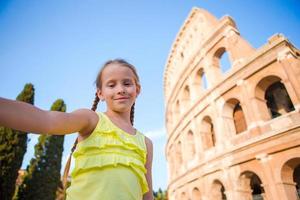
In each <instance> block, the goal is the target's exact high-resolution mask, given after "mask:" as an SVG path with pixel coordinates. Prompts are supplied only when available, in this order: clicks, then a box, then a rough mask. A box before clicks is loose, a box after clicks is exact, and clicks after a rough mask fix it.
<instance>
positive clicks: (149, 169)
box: [143, 136, 153, 200]
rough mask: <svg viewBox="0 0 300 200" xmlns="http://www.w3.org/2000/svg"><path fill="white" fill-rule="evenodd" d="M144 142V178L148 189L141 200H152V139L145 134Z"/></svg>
mask: <svg viewBox="0 0 300 200" xmlns="http://www.w3.org/2000/svg"><path fill="white" fill-rule="evenodd" d="M145 142H146V146H147V161H146V164H145V167H146V169H147V174H146V179H147V182H148V187H149V191H148V192H147V193H146V194H144V196H143V200H153V189H152V160H153V144H152V141H151V140H150V139H149V138H148V137H146V136H145Z"/></svg>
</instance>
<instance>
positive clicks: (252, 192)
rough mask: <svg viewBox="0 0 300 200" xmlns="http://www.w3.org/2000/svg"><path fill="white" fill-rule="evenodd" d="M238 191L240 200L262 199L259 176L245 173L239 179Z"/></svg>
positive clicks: (250, 172) (249, 172)
mask: <svg viewBox="0 0 300 200" xmlns="http://www.w3.org/2000/svg"><path fill="white" fill-rule="evenodd" d="M238 182H239V184H238V185H239V187H240V188H239V191H240V194H239V195H240V197H241V199H255V200H263V199H264V196H265V195H264V193H265V192H264V188H263V183H262V181H261V179H260V178H259V176H258V175H257V174H256V173H254V172H252V171H245V172H243V173H241V175H240V177H239V180H238Z"/></svg>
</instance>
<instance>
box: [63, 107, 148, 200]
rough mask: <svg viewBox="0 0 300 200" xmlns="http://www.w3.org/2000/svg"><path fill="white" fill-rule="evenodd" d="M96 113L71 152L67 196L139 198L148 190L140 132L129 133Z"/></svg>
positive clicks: (98, 199)
mask: <svg viewBox="0 0 300 200" xmlns="http://www.w3.org/2000/svg"><path fill="white" fill-rule="evenodd" d="M97 114H98V116H99V121H98V123H97V125H96V128H95V129H94V131H93V132H92V133H91V135H90V136H89V137H88V138H86V139H85V140H83V141H81V142H79V143H78V144H77V147H76V150H75V151H74V153H73V158H74V160H75V167H74V169H73V171H72V173H71V185H70V187H69V188H68V189H67V190H66V194H67V200H77V199H78V200H82V199H84V200H102V199H103V200H141V199H142V198H143V194H144V193H146V192H148V191H149V188H148V183H147V180H146V176H145V175H146V172H147V170H146V168H145V163H146V155H147V148H146V143H145V137H144V135H143V134H142V133H140V132H139V131H136V134H135V135H131V134H129V133H127V132H125V131H124V130H122V129H120V128H119V127H117V126H116V125H115V124H114V123H113V122H112V121H111V120H110V119H109V118H108V117H107V116H106V115H105V114H104V113H101V112H100V113H97Z"/></svg>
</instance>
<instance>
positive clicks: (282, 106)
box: [255, 75, 295, 120]
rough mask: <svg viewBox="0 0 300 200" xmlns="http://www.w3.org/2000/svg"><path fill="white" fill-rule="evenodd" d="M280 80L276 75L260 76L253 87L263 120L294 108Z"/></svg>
mask: <svg viewBox="0 0 300 200" xmlns="http://www.w3.org/2000/svg"><path fill="white" fill-rule="evenodd" d="M281 80H282V79H281V78H280V77H278V76H276V75H269V76H266V77H264V78H262V79H261V80H260V81H259V82H258V84H257V85H256V87H255V98H256V100H257V103H258V104H259V105H258V107H260V108H261V109H262V117H263V119H264V120H269V119H271V118H275V117H278V116H280V115H282V114H285V113H287V112H290V111H292V110H295V108H294V105H293V103H292V101H291V99H290V96H289V94H288V92H287V90H286V88H285V86H284V84H283V83H282V82H281Z"/></svg>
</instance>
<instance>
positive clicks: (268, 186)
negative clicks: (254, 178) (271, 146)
mask: <svg viewBox="0 0 300 200" xmlns="http://www.w3.org/2000/svg"><path fill="white" fill-rule="evenodd" d="M256 159H258V160H259V161H260V163H261V165H262V169H263V174H264V177H265V179H264V180H265V181H266V182H265V183H263V184H262V186H263V188H264V190H265V195H266V196H265V197H266V198H267V199H272V200H289V199H286V198H282V197H281V196H280V195H279V193H278V191H277V189H276V184H275V179H274V174H273V170H272V167H271V166H270V162H269V160H270V159H271V158H270V156H269V155H268V154H260V155H257V156H256ZM265 197H264V199H265Z"/></svg>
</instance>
